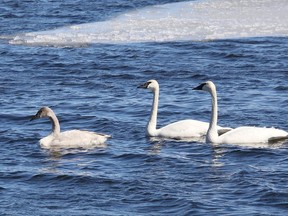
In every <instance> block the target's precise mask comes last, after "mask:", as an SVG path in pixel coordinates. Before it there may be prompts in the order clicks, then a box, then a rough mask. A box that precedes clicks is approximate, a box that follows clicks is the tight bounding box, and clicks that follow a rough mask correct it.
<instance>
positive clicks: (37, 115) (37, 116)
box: [30, 111, 41, 121]
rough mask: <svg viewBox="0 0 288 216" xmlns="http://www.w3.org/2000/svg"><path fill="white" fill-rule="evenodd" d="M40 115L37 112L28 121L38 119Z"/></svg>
mask: <svg viewBox="0 0 288 216" xmlns="http://www.w3.org/2000/svg"><path fill="white" fill-rule="evenodd" d="M40 115H41V112H40V111H38V112H37V113H36V115H34V116H32V118H31V119H30V121H33V120H34V119H38V118H40Z"/></svg>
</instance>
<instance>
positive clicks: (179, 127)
mask: <svg viewBox="0 0 288 216" xmlns="http://www.w3.org/2000/svg"><path fill="white" fill-rule="evenodd" d="M138 88H143V89H150V90H151V91H152V92H153V94H154V97H153V105H152V109H151V114H150V119H149V121H148V124H147V127H146V133H147V135H148V136H150V137H162V138H169V139H190V138H200V137H203V136H205V134H206V132H207V130H208V127H209V123H207V122H202V121H197V120H192V119H187V120H182V121H177V122H174V123H171V124H169V125H166V126H164V127H162V128H159V129H157V128H156V127H157V112H158V103H159V84H158V82H157V81H156V80H149V81H147V82H146V83H144V84H142V85H140V86H138ZM230 129H231V128H222V127H219V126H217V130H218V132H219V133H225V132H227V131H228V130H230Z"/></svg>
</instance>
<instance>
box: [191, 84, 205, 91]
mask: <svg viewBox="0 0 288 216" xmlns="http://www.w3.org/2000/svg"><path fill="white" fill-rule="evenodd" d="M205 84H206V83H202V84H200V85H199V86H197V87H195V88H193V89H192V90H203V87H204V85H205Z"/></svg>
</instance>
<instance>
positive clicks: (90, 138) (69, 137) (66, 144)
mask: <svg viewBox="0 0 288 216" xmlns="http://www.w3.org/2000/svg"><path fill="white" fill-rule="evenodd" d="M110 137H111V136H109V135H105V134H98V133H95V132H90V131H84V130H70V131H65V132H62V133H60V134H59V135H57V136H53V135H51V134H50V135H49V136H47V137H44V138H42V139H41V140H40V145H41V146H42V147H43V148H91V147H93V146H98V147H99V146H102V145H105V144H104V143H105V141H106V140H107V139H108V138H110Z"/></svg>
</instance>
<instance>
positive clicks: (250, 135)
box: [193, 81, 288, 144]
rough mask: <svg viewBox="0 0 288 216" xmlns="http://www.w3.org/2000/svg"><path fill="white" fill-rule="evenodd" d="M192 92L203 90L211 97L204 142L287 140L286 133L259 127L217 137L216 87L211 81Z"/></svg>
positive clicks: (242, 128)
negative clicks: (208, 120)
mask: <svg viewBox="0 0 288 216" xmlns="http://www.w3.org/2000/svg"><path fill="white" fill-rule="evenodd" d="M193 90H203V91H206V92H209V93H210V94H211V96H212V115H211V119H210V125H209V129H208V131H207V134H206V142H208V143H219V144H220V143H222V144H253V143H254V144H257V143H270V142H275V141H280V140H282V139H283V140H285V139H288V132H286V131H284V130H279V129H275V128H261V127H248V126H243V127H238V128H235V129H232V130H230V131H228V132H227V133H225V134H223V135H221V136H219V135H218V133H217V129H216V125H217V119H218V104H217V103H218V102H217V92H216V86H215V85H214V83H213V82H212V81H207V82H206V83H202V84H201V85H199V86H197V87H196V88H194V89H193Z"/></svg>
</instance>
